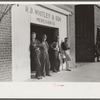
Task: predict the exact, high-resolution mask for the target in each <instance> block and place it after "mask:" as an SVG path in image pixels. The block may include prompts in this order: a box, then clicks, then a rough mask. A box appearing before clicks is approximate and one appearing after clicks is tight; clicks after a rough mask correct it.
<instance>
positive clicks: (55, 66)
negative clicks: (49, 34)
mask: <svg viewBox="0 0 100 100" xmlns="http://www.w3.org/2000/svg"><path fill="white" fill-rule="evenodd" d="M51 48H52V61H51V63H52V70H53V72H57V71H59V67H60V59H59V53H60V46H59V36H56V39H55V41H54V42H53V43H52V44H51Z"/></svg>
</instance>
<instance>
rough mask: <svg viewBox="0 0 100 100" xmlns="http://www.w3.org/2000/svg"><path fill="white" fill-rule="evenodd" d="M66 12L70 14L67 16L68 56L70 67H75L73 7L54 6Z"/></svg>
mask: <svg viewBox="0 0 100 100" xmlns="http://www.w3.org/2000/svg"><path fill="white" fill-rule="evenodd" d="M56 6H58V7H60V8H62V9H64V10H66V11H69V12H71V15H70V16H69V34H68V37H69V43H70V54H71V57H72V60H71V67H72V68H74V67H75V11H74V10H75V6H74V5H56Z"/></svg>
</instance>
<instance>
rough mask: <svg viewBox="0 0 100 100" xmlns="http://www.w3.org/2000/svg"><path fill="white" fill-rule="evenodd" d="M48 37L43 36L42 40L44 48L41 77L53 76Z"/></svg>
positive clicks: (42, 51)
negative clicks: (51, 73)
mask: <svg viewBox="0 0 100 100" xmlns="http://www.w3.org/2000/svg"><path fill="white" fill-rule="evenodd" d="M46 39H47V36H46V35H45V34H43V35H42V39H41V44H42V48H41V76H44V77H45V75H47V76H51V75H50V61H49V54H48V50H49V45H48V43H47V41H46Z"/></svg>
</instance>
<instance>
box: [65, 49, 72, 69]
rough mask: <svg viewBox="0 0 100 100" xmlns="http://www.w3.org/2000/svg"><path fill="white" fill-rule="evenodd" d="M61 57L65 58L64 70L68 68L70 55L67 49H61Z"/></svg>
mask: <svg viewBox="0 0 100 100" xmlns="http://www.w3.org/2000/svg"><path fill="white" fill-rule="evenodd" d="M63 58H65V61H66V70H67V69H70V61H71V56H70V52H69V50H66V51H63Z"/></svg>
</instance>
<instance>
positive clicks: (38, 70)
mask: <svg viewBox="0 0 100 100" xmlns="http://www.w3.org/2000/svg"><path fill="white" fill-rule="evenodd" d="M32 59H33V63H34V66H36V75H35V76H36V77H40V76H41V63H40V50H36V51H34V52H33V53H32Z"/></svg>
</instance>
